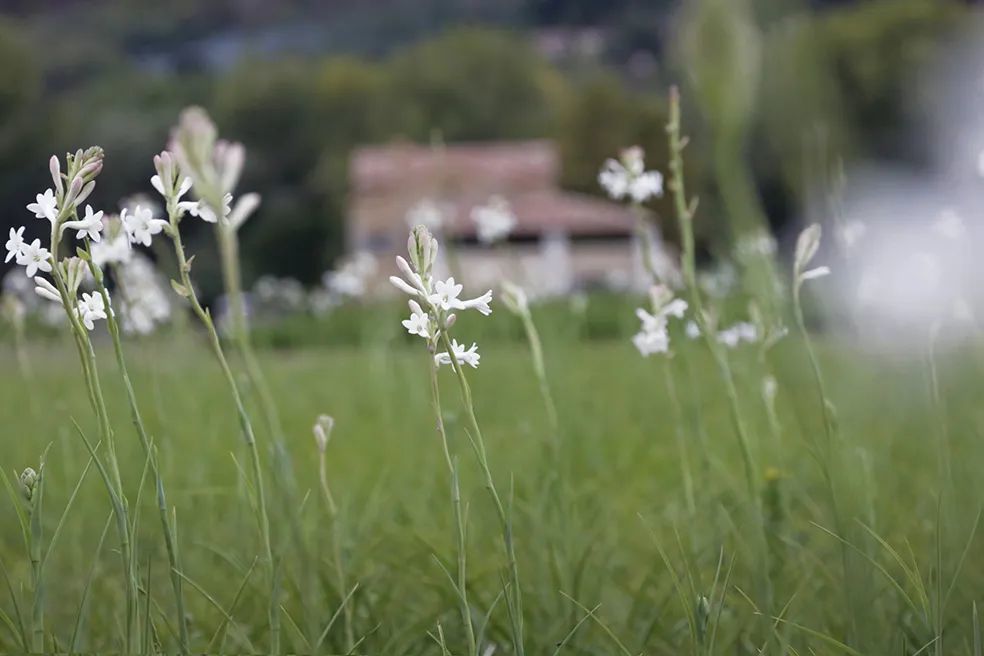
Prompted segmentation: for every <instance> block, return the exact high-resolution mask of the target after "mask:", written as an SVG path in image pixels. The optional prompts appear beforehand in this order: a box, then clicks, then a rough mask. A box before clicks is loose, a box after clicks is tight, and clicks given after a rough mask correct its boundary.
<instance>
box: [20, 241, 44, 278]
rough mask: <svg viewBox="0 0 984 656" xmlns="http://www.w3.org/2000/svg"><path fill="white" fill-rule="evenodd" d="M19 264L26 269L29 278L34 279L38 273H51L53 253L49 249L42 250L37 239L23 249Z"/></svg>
mask: <svg viewBox="0 0 984 656" xmlns="http://www.w3.org/2000/svg"><path fill="white" fill-rule="evenodd" d="M17 264H19V265H21V266H22V267H24V271H25V273H27V277H28V278H33V277H34V274H36V273H37V272H38V271H44V272H45V273H48V272H49V271H51V253H50V252H48V249H47V248H42V246H41V240H40V239H35V240H34V241H32V242H31V243H30V244H28V245H27V246H24V247H23V248H22V249H21V252H20V254H19V255H18V256H17Z"/></svg>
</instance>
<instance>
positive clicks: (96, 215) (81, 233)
mask: <svg viewBox="0 0 984 656" xmlns="http://www.w3.org/2000/svg"><path fill="white" fill-rule="evenodd" d="M102 218H103V213H102V210H100V211H98V212H93V211H92V205H86V206H85V216H84V217H82V218H81V219H79V220H78V221H66V222H65V224H64V226H63V227H64V228H72V229H73V230H77V231H78V232H76V234H75V238H76V239H84V238H86V237H88V238H89V239H90V240H92V241H95V242H98V241H99V240H100V239H101V236H100V233H101V232H102V229H103V222H102Z"/></svg>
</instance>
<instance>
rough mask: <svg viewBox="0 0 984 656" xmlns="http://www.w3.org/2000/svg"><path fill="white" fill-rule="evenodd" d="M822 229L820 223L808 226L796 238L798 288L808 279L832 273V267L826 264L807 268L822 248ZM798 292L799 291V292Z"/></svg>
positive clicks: (794, 272) (795, 267)
mask: <svg viewBox="0 0 984 656" xmlns="http://www.w3.org/2000/svg"><path fill="white" fill-rule="evenodd" d="M821 234H822V233H821V229H820V224H819V223H814V224H812V225H810V226H807V228H806V229H804V230H803V232H801V233H800V236H799V238H798V239H797V240H796V254H795V259H794V264H793V274H794V276H795V280H796V289H797V290H798V289H799V287H800V285H802V284H803V282H804V281H806V280H813V279H814V278H820V277H823V276H826V275H830V268H829V267H825V266H820V267H816V268H814V269H810V270H807V269H806V267H807V265H808V264H809V263H810V261H811V260H813V257H814V256H815V255H816V254H817V251H818V250H820V237H821ZM797 293H798V292H797Z"/></svg>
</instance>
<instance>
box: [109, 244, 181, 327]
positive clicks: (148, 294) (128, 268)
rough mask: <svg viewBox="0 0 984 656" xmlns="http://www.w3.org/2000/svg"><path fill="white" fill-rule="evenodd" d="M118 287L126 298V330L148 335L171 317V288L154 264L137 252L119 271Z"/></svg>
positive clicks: (122, 313) (123, 308) (123, 312)
mask: <svg viewBox="0 0 984 656" xmlns="http://www.w3.org/2000/svg"><path fill="white" fill-rule="evenodd" d="M116 276H117V277H116V284H117V286H118V288H119V291H120V295H121V296H122V304H121V306H120V316H121V318H122V321H121V325H122V328H123V330H124V331H126V332H127V333H131V334H137V335H148V334H150V333H152V332H153V331H154V329H155V328H157V326H159V325H161V324H164V323H166V322H167V321H169V320H170V318H171V311H172V306H171V298H170V294H169V290H168V288H167V285H166V284H165V283H164V282H163V280H162V277H161V275H160V273H159V272H158V271H157V269H156V268H155V267H154V264H153V262H151V261H150V259H149V258H147V257H146V256H144V255H142V254H140V253H135V254H133V256H132V257H130V258H129V259H128V260H127V261H126V262H124V263H122V264H121V265H120V266H119V267H117V269H116Z"/></svg>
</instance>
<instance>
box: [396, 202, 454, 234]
mask: <svg viewBox="0 0 984 656" xmlns="http://www.w3.org/2000/svg"><path fill="white" fill-rule="evenodd" d="M446 216H447V211H446V208H445V207H444V206H442V205H439V204H438V203H435V202H434V201H432V200H430V199H429V198H425V199H423V200H421V201H420V202H418V203H417V204H416V205H414V206H413V207H411V208H410V209H409V210H408V211H407V215H406V221H407V226H409V227H411V228H412V227H414V226H416V225H422V226H424V227H425V228H427V229H428V230H430V231H431V232H440V231H441V230H442V229H443V228H444V221H445V217H446Z"/></svg>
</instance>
